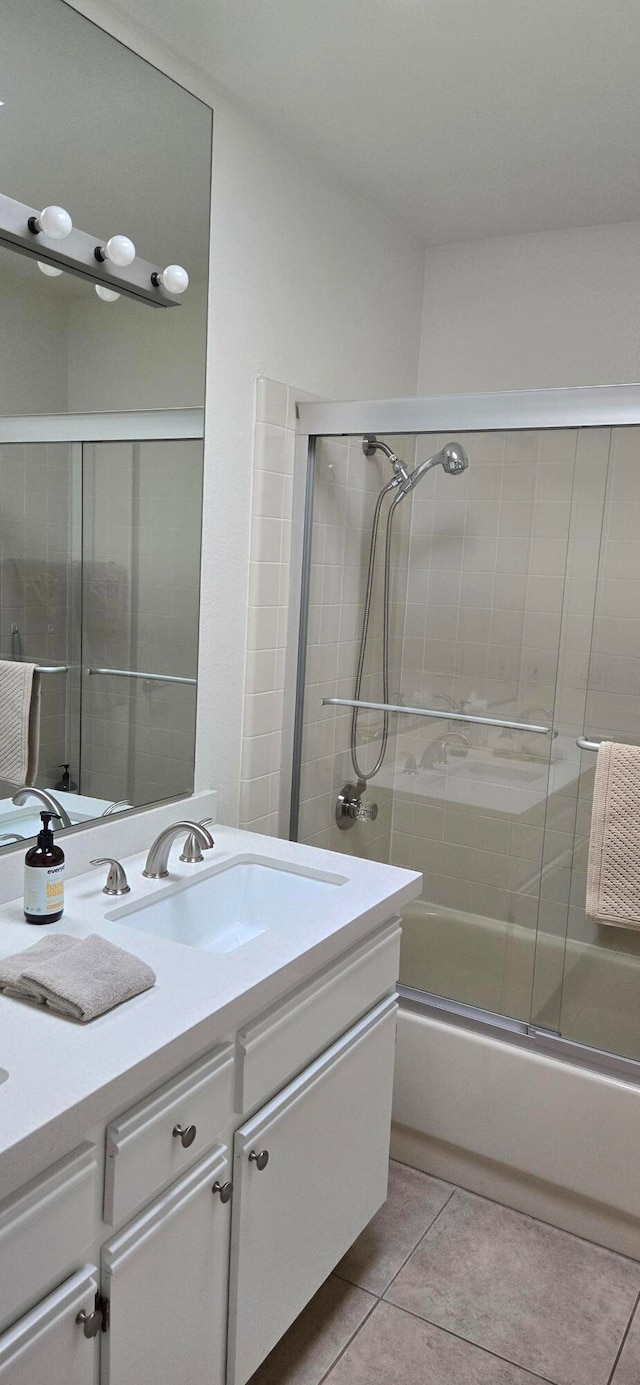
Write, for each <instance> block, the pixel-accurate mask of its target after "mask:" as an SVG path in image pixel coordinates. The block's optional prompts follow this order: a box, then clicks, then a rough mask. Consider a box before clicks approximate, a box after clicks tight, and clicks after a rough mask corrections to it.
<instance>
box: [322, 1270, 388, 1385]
mask: <svg viewBox="0 0 640 1385" xmlns="http://www.w3.org/2000/svg"><path fill="white" fill-rule="evenodd" d="M342 1283H343V1284H346V1283H348V1281H347V1280H346V1279H343V1280H342ZM353 1287H356V1286H353ZM358 1287H359V1286H358ZM361 1292H362V1293H365V1294H368V1293H370V1290H369V1289H362V1290H361ZM370 1296H371V1298H372V1299H373V1303H372V1305H371V1307H370V1309H369V1312H368V1313H367V1314H366V1317H364V1318H363V1319H362V1322H359V1323H358V1326H357V1327H356V1329H355V1332H352V1333H351V1336H350V1337H349V1340H348V1341H347V1342H345V1344H344V1346H343V1347H342V1348H341V1350H340V1351H339V1352H338V1355H337V1356H336V1358H335V1360H334V1361H332V1362H331V1365H330V1366H329V1369H328V1370H326V1371H324V1373H323V1374H322V1375H321V1376H320V1379H319V1380H318V1381H317V1385H324V1382H325V1380H328V1379H329V1376H330V1375H331V1372H332V1370H333V1369H334V1366H337V1364H338V1361H340V1360H341V1359H342V1357H343V1356H344V1354H345V1351H347V1350H348V1349H349V1347H350V1346H351V1343H352V1342H355V1339H356V1337H357V1336H358V1333H359V1332H361V1331H362V1328H363V1327H364V1325H365V1323H366V1322H368V1321H369V1318H370V1317H371V1314H372V1313H375V1310H376V1308H377V1307H378V1304H379V1302H380V1299H379V1298H378V1297H377V1295H374V1294H371V1295H370Z"/></svg>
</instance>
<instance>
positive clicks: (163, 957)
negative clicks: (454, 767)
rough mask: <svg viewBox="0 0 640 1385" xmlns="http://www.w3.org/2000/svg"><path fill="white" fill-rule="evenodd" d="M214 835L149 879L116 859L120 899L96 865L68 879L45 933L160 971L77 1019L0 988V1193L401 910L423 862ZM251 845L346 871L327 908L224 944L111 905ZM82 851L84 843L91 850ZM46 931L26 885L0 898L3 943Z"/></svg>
mask: <svg viewBox="0 0 640 1385" xmlns="http://www.w3.org/2000/svg"><path fill="white" fill-rule="evenodd" d="M212 832H213V836H214V839H215V848H214V850H213V851H211V852H208V853H207V856H206V858H205V861H204V862H203V863H202V864H201V865H186V864H184V863H182V862H180V861H179V860H178V855H179V847H178V846H176V845H174V847H173V848H172V852H171V858H170V878H169V880H145V879H144V878H143V876H142V867H143V865H144V860H145V853H138V854H137V855H135V856H131V857H129V858H128V859H126V860H125V861H124V864H125V866H126V869H127V874H128V877H129V883H130V885H131V894H130V895H127V896H126V899H109V898H108V897H107V896H106V895H104V894H103V893H102V886H103V884H104V881H105V867H104V866H101V867H100V868H99V869H95V870H91V871H90V872H89V873H87V874H84V875H77V876H76V877H75V878H74V879H72V880H71V881H68V882H67V885H66V901H65V912H64V915H63V917H62V919H61V920H60V921H59V923H57V924H50V925H47V933H49V932H53V931H55V932H59V933H70V934H74V935H76V936H78V937H83V936H84V935H86V934H87V933H99V934H102V936H103V937H105V938H110V939H111V940H112V941H113V942H115V943H117V944H118V945H119V946H120V947H124V948H126V949H127V950H128V951H129V952H132V953H135V955H136V956H138V957H141V958H143V959H144V960H145V961H146V962H148V963H149V964H150V966H152V967H153V969H154V971H155V973H156V976H157V984H156V986H154V988H153V989H152V990H150V991H147V992H145V994H144V995H141V996H137V997H135V998H134V999H133V1000H130V1001H127V1003H126V1004H125V1005H122V1006H120V1007H118V1008H117V1009H115V1010H111V1011H109V1012H108V1013H107V1014H105V1015H101V1016H100V1017H99V1018H98V1019H96V1020H93V1021H91V1023H89V1024H86V1025H81V1024H77V1023H74V1022H73V1021H70V1020H67V1019H64V1018H62V1017H61V1016H58V1015H56V1014H54V1013H52V1012H47V1011H46V1010H44V1009H42V1008H39V1007H34V1006H32V1005H29V1004H28V1003H26V1002H24V1001H20V1000H14V999H11V998H9V997H8V996H5V995H3V994H2V993H0V1067H4V1068H6V1069H7V1071H8V1073H9V1077H8V1079H7V1081H5V1082H3V1083H1V1084H0V1196H1V1197H4V1196H6V1195H8V1194H9V1193H10V1192H12V1191H13V1190H14V1189H15V1188H16V1187H19V1186H20V1185H21V1184H23V1183H25V1182H26V1181H27V1180H28V1179H29V1178H31V1177H33V1176H34V1174H35V1173H37V1172H39V1171H40V1169H42V1168H44V1167H46V1166H47V1165H48V1164H50V1163H52V1162H53V1161H54V1160H55V1159H57V1158H59V1157H60V1156H61V1155H62V1154H63V1153H64V1152H65V1151H66V1150H68V1149H69V1148H71V1147H72V1145H73V1144H74V1143H75V1142H76V1141H77V1140H79V1139H81V1138H82V1137H83V1135H84V1134H85V1132H86V1131H87V1130H88V1129H89V1128H90V1127H91V1126H92V1125H94V1124H96V1123H97V1122H99V1121H106V1120H108V1119H110V1118H111V1116H112V1115H113V1114H114V1113H115V1112H116V1111H118V1110H120V1109H123V1108H124V1107H126V1106H127V1104H129V1103H130V1102H131V1101H132V1100H133V1101H135V1100H136V1099H137V1098H138V1096H139V1095H140V1094H141V1093H142V1092H143V1091H144V1090H145V1089H149V1088H151V1087H153V1086H154V1085H155V1084H159V1083H161V1082H163V1081H164V1080H165V1079H166V1077H167V1076H169V1075H170V1074H171V1073H173V1072H175V1071H177V1070H178V1069H179V1068H180V1067H181V1066H182V1065H185V1064H187V1063H189V1062H190V1061H192V1060H193V1059H194V1058H195V1057H197V1056H198V1055H199V1054H200V1053H202V1052H204V1051H205V1050H206V1049H207V1048H208V1047H211V1046H213V1045H214V1044H215V1043H216V1042H217V1041H219V1040H222V1039H224V1038H225V1037H226V1036H227V1035H229V1034H231V1033H232V1032H233V1031H234V1030H236V1029H237V1028H239V1027H240V1026H241V1025H242V1024H244V1023H246V1021H247V1020H248V1019H250V1018H251V1017H253V1016H255V1015H258V1014H260V1012H261V1011H262V1010H264V1009H265V1008H266V1007H267V1006H269V1005H271V1004H272V1003H273V1002H274V1001H275V1000H277V999H278V998H279V997H280V996H282V995H284V994H285V993H286V992H287V991H289V990H291V989H293V988H294V987H295V986H297V985H298V984H299V983H300V982H301V981H303V980H305V979H306V978H307V977H308V976H310V975H312V974H313V972H315V971H317V970H319V969H320V968H321V967H323V966H324V965H326V964H327V963H328V962H330V961H332V960H333V959H334V958H335V957H337V956H338V955H339V954H340V953H341V952H344V951H345V950H346V949H347V948H349V947H351V946H354V945H355V944H356V943H358V942H359V941H360V939H361V938H364V937H366V935H367V934H368V933H369V932H371V931H372V929H374V928H375V927H377V926H378V925H380V924H382V923H384V922H385V921H386V920H387V919H389V918H391V917H392V916H393V914H395V913H398V912H401V910H402V908H403V906H404V905H405V904H406V903H407V902H408V901H409V900H410V899H413V898H414V897H415V896H416V895H418V894H419V892H420V885H421V876H420V875H418V874H416V873H415V872H413V871H407V870H399V869H398V868H397V867H394V866H387V865H383V864H381V863H377V862H374V861H363V860H360V859H359V858H358V857H353V856H342V855H336V854H335V853H333V852H328V851H319V850H317V849H316V848H312V847H306V846H301V845H300V844H298V843H293V842H287V841H281V840H279V839H277V838H272V837H261V836H258V835H256V834H254V833H249V832H241V831H238V830H236V829H233V828H230V827H224V826H216V827H214V828H213V829H212ZM246 853H250V854H251V855H254V856H260V857H261V858H263V859H264V860H274V861H279V862H287V863H290V864H291V865H293V866H302V867H303V868H304V867H306V868H312V869H317V870H321V871H327V872H330V873H331V874H333V875H340V876H344V877H346V882H345V884H344V885H341V886H340V887H339V888H338V889H336V891H335V896H334V897H333V898H332V908H331V911H330V916H327V917H323V918H322V921H321V922H319V921H318V919H317V918H316V919H311V920H310V919H309V918H305V916H304V913H302V912H301V913H299V914H298V915H297V916H296V918H295V920H291V922H287V923H286V924H285V925H283V926H282V927H278V929H274V930H272V931H267V932H265V933H263V934H261V935H260V936H259V937H256V938H254V939H253V940H252V941H251V942H249V943H247V944H245V945H244V946H243V947H240V948H238V949H237V950H236V951H235V952H231V953H227V954H225V955H220V954H214V953H208V952H206V951H200V950H199V949H197V948H192V947H186V946H183V945H182V944H181V943H175V942H171V941H168V940H165V939H161V938H157V937H155V936H153V935H152V934H149V933H142V932H139V931H136V930H134V929H133V928H130V927H127V926H126V923H125V922H116V921H115V920H113V919H109V918H107V917H106V916H107V915H112V914H113V913H115V912H117V911H118V910H119V909H120V908H122V907H123V906H127V907H130V906H131V905H132V904H137V903H142V902H143V901H144V900H146V899H148V898H149V897H150V896H159V895H161V894H162V892H163V891H165V890H166V889H167V887H168V886H170V885H172V884H175V882H176V881H177V880H180V879H184V880H193V879H195V878H197V876H198V874H209V873H211V871H212V868H214V867H215V866H219V865H220V864H221V863H223V862H228V861H229V860H230V859H232V858H233V857H235V856H238V855H241V854H246ZM89 854H90V853H89V851H88V852H87V856H89ZM42 935H43V930H42V928H40V927H37V926H35V927H34V926H32V925H29V924H27V923H25V921H24V918H23V913H22V899H21V898H19V899H16V900H12V901H10V902H9V903H7V904H5V905H3V906H2V907H0V956H3V957H5V956H8V955H9V954H10V953H13V952H19V951H20V950H21V949H22V948H25V947H29V946H31V945H32V944H33V943H34V942H36V941H37V940H38V939H39V938H40V937H42Z"/></svg>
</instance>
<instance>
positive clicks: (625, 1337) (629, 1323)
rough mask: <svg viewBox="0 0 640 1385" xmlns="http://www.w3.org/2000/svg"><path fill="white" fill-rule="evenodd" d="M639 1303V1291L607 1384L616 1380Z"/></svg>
mask: <svg viewBox="0 0 640 1385" xmlns="http://www.w3.org/2000/svg"><path fill="white" fill-rule="evenodd" d="M638 1304H640V1293H638V1295H637V1296H636V1301H635V1303H634V1305H633V1308H632V1309H631V1317H630V1318H629V1321H628V1323H627V1326H626V1327H625V1330H624V1332H623V1334H622V1341H621V1343H620V1346H619V1347H618V1350H617V1352H616V1357H615V1361H614V1363H613V1365H612V1367H611V1371H610V1374H609V1375H608V1376H607V1385H612V1382H613V1380H614V1376H615V1373H616V1371H617V1369H618V1366H619V1364H620V1357H621V1356H622V1353H623V1351H624V1347H625V1342H626V1340H627V1338H628V1336H629V1333H630V1331H631V1327H632V1324H633V1319H634V1318H635V1315H636V1311H637V1309H638Z"/></svg>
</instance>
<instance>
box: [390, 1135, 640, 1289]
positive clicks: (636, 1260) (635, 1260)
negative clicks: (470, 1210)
mask: <svg viewBox="0 0 640 1385" xmlns="http://www.w3.org/2000/svg"><path fill="white" fill-rule="evenodd" d="M394 1163H396V1164H402V1160H401V1159H395V1160H394ZM402 1167H403V1168H405V1169H412V1168H413V1167H414V1165H413V1164H402ZM416 1172H417V1173H423V1174H424V1176H425V1178H434V1179H437V1177H438V1175H437V1174H435V1173H428V1172H427V1171H426V1170H425V1169H417V1170H416ZM440 1182H442V1183H449V1182H450V1179H448V1178H443V1179H440ZM451 1186H452V1188H453V1190H454V1192H457V1193H468V1194H469V1197H477V1198H480V1199H481V1201H482V1202H491V1203H493V1205H494V1207H504V1208H505V1210H506V1211H507V1212H516V1213H517V1215H518V1216H519V1217H526V1218H527V1220H528V1221H534V1222H538V1223H539V1224H540V1226H548V1227H549V1228H550V1230H551V1231H558V1232H560V1234H561V1235H562V1236H569V1237H571V1238H572V1239H573V1240H574V1241H582V1242H583V1244H584V1245H587V1246H593V1247H594V1249H595V1250H603V1251H605V1253H606V1254H607V1255H615V1256H617V1258H618V1259H619V1260H628V1261H629V1262H630V1264H632V1265H640V1256H637V1255H627V1254H625V1252H624V1251H623V1250H612V1249H611V1247H610V1246H603V1245H602V1244H601V1242H600V1241H592V1240H590V1239H589V1237H588V1236H581V1235H580V1233H579V1231H567V1230H566V1229H565V1227H564V1226H558V1225H557V1223H556V1222H553V1221H546V1220H545V1218H544V1217H534V1215H533V1213H532V1212H522V1211H521V1210H520V1208H519V1207H512V1206H511V1203H509V1202H500V1200H499V1199H498V1198H497V1197H489V1196H488V1194H487V1193H477V1192H476V1191H475V1189H474V1188H467V1187H466V1186H465V1184H464V1183H453V1184H451ZM438 1215H439V1214H438ZM416 1249H417V1247H416Z"/></svg>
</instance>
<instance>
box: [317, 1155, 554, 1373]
mask: <svg viewBox="0 0 640 1385" xmlns="http://www.w3.org/2000/svg"><path fill="white" fill-rule="evenodd" d="M428 1176H429V1175H427V1177H428ZM455 1192H457V1188H456V1187H455V1186H453V1187H452V1188H451V1192H450V1193H449V1196H448V1198H447V1200H446V1202H444V1203H443V1204H442V1207H441V1208H440V1209H439V1211H438V1212H436V1214H435V1216H434V1217H432V1218H431V1221H430V1222H429V1225H428V1226H427V1228H426V1230H425V1231H423V1232H422V1235H421V1236H419V1237H418V1240H417V1241H416V1243H415V1245H414V1246H413V1247H412V1249H411V1250H410V1251H409V1254H408V1255H407V1256H405V1259H404V1260H403V1261H402V1264H401V1265H400V1268H399V1269H398V1270H397V1271H396V1274H394V1275H393V1276H392V1278H391V1279H390V1280H389V1283H388V1284H387V1285H385V1288H384V1289H383V1290H382V1294H375V1295H372V1297H373V1298H374V1300H375V1301H374V1304H373V1307H372V1308H370V1309H369V1312H368V1313H367V1315H366V1317H365V1318H363V1319H362V1322H361V1323H359V1324H358V1326H357V1328H356V1330H355V1332H353V1333H352V1335H351V1336H350V1338H349V1340H348V1342H345V1345H344V1346H343V1348H342V1350H341V1351H340V1352H339V1353H338V1355H337V1356H336V1359H335V1361H332V1363H331V1365H330V1367H329V1369H328V1371H326V1372H325V1374H324V1375H322V1376H321V1377H320V1380H319V1381H318V1382H317V1385H325V1381H327V1380H328V1379H329V1377H330V1375H331V1372H332V1370H333V1369H334V1367H335V1366H337V1364H338V1362H339V1361H340V1360H341V1358H342V1357H343V1356H344V1354H345V1352H346V1351H347V1350H348V1348H349V1347H350V1346H351V1343H352V1342H354V1341H355V1339H356V1337H357V1336H358V1334H359V1333H360V1332H361V1331H362V1329H363V1327H364V1325H365V1323H367V1322H368V1321H369V1318H370V1317H371V1315H372V1314H373V1313H375V1310H376V1308H377V1307H378V1305H379V1304H380V1303H384V1302H385V1299H384V1297H383V1296H384V1294H386V1292H387V1289H390V1288H391V1285H392V1284H393V1283H394V1280H395V1279H396V1277H397V1275H399V1274H400V1270H403V1269H404V1267H405V1265H406V1263H407V1261H408V1260H410V1259H411V1256H412V1255H413V1253H414V1251H416V1250H417V1249H418V1246H419V1245H421V1244H422V1242H423V1240H424V1238H425V1236H427V1235H428V1233H429V1232H430V1230H431V1228H432V1226H433V1225H434V1223H435V1222H437V1220H438V1217H439V1216H440V1214H441V1213H442V1212H444V1209H445V1207H448V1205H449V1203H450V1202H451V1199H452V1197H453V1195H454V1193H455ZM333 1273H334V1275H335V1277H336V1279H340V1280H341V1282H342V1283H343V1284H352V1281H351V1280H350V1279H343V1278H342V1275H339V1274H337V1273H336V1271H335V1270H334V1271H333ZM352 1287H353V1288H356V1289H360V1290H361V1292H363V1293H371V1290H370V1289H362V1285H361V1284H352ZM391 1306H393V1307H395V1306H396V1305H395V1304H393V1305H391ZM545 1385H546V1382H545ZM549 1385H553V1382H549Z"/></svg>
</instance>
